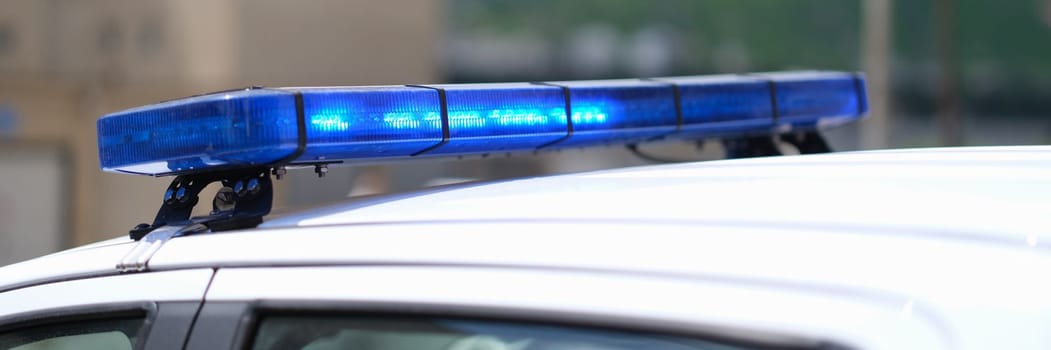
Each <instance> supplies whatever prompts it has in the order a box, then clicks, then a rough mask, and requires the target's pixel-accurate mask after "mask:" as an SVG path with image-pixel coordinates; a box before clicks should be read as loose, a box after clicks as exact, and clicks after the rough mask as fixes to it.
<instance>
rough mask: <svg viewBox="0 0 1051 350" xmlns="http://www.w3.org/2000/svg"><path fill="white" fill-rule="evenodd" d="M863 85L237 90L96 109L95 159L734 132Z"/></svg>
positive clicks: (550, 144)
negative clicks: (110, 111)
mask: <svg viewBox="0 0 1051 350" xmlns="http://www.w3.org/2000/svg"><path fill="white" fill-rule="evenodd" d="M864 89H865V85H864V80H863V79H862V78H861V77H859V76H857V75H854V74H849V73H829V72H807V73H766V74H753V75H722V76H698V77H673V78H658V79H652V80H606V81H575V82H554V83H534V84H528V83H506V84H468V85H434V86H373V87H323V88H282V89H250V90H239V91H231V92H220V93H215V94H209V95H202V96H196V97H190V98H185V99H181V100H174V101H169V102H164V103H159V104H156V105H151V106H146V107H141V108H136V109H131V110H127V111H122V112H118V113H114V114H110V115H107V116H104V117H102V118H100V119H99V121H98V135H99V159H100V161H101V164H102V168H103V169H104V170H108V171H122V172H133V173H144V174H151V175H164V174H182V173H189V172H198V171H207V170H212V169H216V168H217V167H243V166H276V165H282V164H288V163H290V164H310V163H317V162H370V161H377V160H381V159H405V158H412V157H420V156H423V157H429V156H450V155H468V154H478V153H492V152H514V151H534V150H538V149H540V150H544V149H559V148H570V147H583V146H590V145H600V144H628V143H637V142H644V141H651V140H654V139H657V138H665V137H667V138H683V139H689V140H697V139H703V138H708V137H742V136H750V135H754V134H771V133H774V132H783V131H784V129H785V128H792V129H813V128H821V127H825V126H830V125H835V124H837V123H843V122H849V121H853V120H856V119H859V118H861V117H862V116H863V115H864V114H865V113H866V112H867V110H868V105H867V102H866V99H865V90H864ZM772 92H776V94H774V95H772V94H771V93H772ZM567 101H568V103H569V105H568V106H567V105H566V103H567ZM676 102H678V105H677V104H676ZM567 112H568V115H567ZM300 126H302V128H300ZM173 195H178V194H177V193H175V194H173Z"/></svg>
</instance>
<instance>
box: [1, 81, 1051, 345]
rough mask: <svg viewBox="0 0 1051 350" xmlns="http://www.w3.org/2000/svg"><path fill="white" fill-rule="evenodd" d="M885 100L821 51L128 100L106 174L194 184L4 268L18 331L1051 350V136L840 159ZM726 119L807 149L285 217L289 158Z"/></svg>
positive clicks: (578, 141)
mask: <svg viewBox="0 0 1051 350" xmlns="http://www.w3.org/2000/svg"><path fill="white" fill-rule="evenodd" d="M866 110H867V106H866V105H865V92H864V80H863V78H862V77H861V76H859V75H857V74H851V73H836V72H806V73H772V74H753V75H739V76H707V77H686V78H662V79H647V80H617V81H586V82H550V83H530V84H524V83H523V84H474V85H433V86H430V85H428V86H384V87H334V88H282V89H266V88H250V89H244V90H235V91H227V92H220V93H215V94H209V95H202V96H195V97H191V98H186V99H180V100H174V101H168V102H163V103H160V104H156V105H152V106H146V107H142V108H137V109H132V110H128V111H123V112H118V113H115V114H111V115H107V116H104V117H103V118H101V119H99V121H98V131H99V152H100V161H101V164H102V167H103V170H106V171H117V172H126V173H136V174H146V175H154V176H165V175H174V176H175V178H174V179H173V181H172V183H171V185H170V186H169V187H168V188H167V189H164V190H163V195H162V196H161V198H160V200H159V202H160V203H161V204H160V209H159V210H158V214H157V216H156V218H154V220H153V222H151V223H147V224H141V225H138V226H135V227H134V228H133V229H132V230H131V231H130V234H129V235H128V236H125V237H121V238H116V239H112V240H109V241H104V242H99V243H96V244H92V245H88V246H84V247H79V248H76V249H72V250H68V251H64V252H60V253H56V254H52V255H49V256H45V257H41V258H38V259H34V260H30V261H26V262H22V263H18V264H14V265H10V266H7V267H3V268H0V348H3V349H73V348H76V349H84V348H93V349H445V350H468V349H477V350H489V349H492V350H525V349H771V348H772V349H1041V348H1048V347H1049V346H1051V331H1049V330H1051V297H1049V296H1051V283H1049V282H1048V281H1049V279H1048V278H1047V276H1048V273H1049V271H1051V253H1049V250H1048V248H1047V247H1048V245H1047V240H1048V239H1049V234H1051V230H1049V227H1051V210H1049V207H1048V205H1047V203H1048V200H1047V198H1048V197H1047V196H1048V194H1049V193H1051V166H1048V164H1051V148H1048V147H995V148H955V149H928V150H901V151H877V152H854V153H827V151H828V147H827V145H825V143H824V142H823V140H822V139H821V137H820V130H822V129H823V128H825V127H827V126H830V125H836V124H842V123H846V122H851V121H854V120H857V119H859V118H861V116H863V115H864V114H865V112H866ZM707 138H720V139H722V140H723V141H724V143H725V145H726V149H727V155H728V156H729V157H730V158H748V157H751V156H768V155H774V154H776V153H778V148H777V145H775V144H774V140H775V138H776V139H780V140H782V141H785V142H787V143H788V144H791V145H794V146H795V147H796V148H797V149H798V150H799V152H800V153H803V155H796V156H782V157H759V158H751V159H735V160H725V161H712V162H702V163H683V164H668V165H655V166H644V167H635V168H626V169H615V170H605V171H598V172H589V173H579V174H568V175H557V176H548V177H537V178H527V179H515V180H505V181H496V182H482V183H470V184H461V185H453V186H445V187H436V188H431V189H426V190H423V191H421V192H418V193H410V194H400V195H392V196H385V197H371V198H368V199H365V200H359V201H354V202H349V203H346V204H341V205H336V206H331V207H327V208H322V209H315V210H311V211H307V212H302V213H296V214H291V215H284V216H274V217H269V216H266V215H267V214H268V213H269V211H270V205H271V203H270V202H271V198H272V192H271V185H272V181H273V180H272V178H280V177H281V176H295V174H286V173H285V169H286V168H288V167H314V168H315V170H316V171H317V172H319V174H323V173H324V171H325V169H327V168H326V167H327V166H329V165H332V164H338V163H343V164H351V165H353V164H356V163H365V162H375V161H409V160H411V159H417V158H430V157H457V156H470V155H477V154H487V153H505V152H523V151H524V152H544V151H546V150H551V149H563V148H579V147H586V146H592V145H611V144H612V145H635V144H638V143H643V142H650V141H656V140H668V139H671V140H687V141H695V140H701V139H707ZM820 153H826V154H820ZM215 182H218V183H221V184H222V189H221V190H219V192H218V193H217V194H216V195H215V197H214V198H212V201H211V202H210V203H209V202H208V201H207V199H201V198H199V196H198V195H199V193H200V191H201V189H202V188H203V187H204V186H206V185H207V184H210V183H215ZM159 190H160V189H159ZM158 192H162V191H158ZM198 204H204V205H208V204H210V205H212V208H213V210H212V212H211V214H210V215H207V216H203V217H190V210H191V209H192V208H193V207H194V206H195V205H198ZM264 216H266V217H264Z"/></svg>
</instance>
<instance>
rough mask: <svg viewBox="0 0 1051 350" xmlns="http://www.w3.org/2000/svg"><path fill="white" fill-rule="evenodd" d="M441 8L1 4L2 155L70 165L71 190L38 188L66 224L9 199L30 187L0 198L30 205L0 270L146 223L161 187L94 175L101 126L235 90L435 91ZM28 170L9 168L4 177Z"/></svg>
mask: <svg viewBox="0 0 1051 350" xmlns="http://www.w3.org/2000/svg"><path fill="white" fill-rule="evenodd" d="M440 6H441V3H440V2H435V1H429V0H393V1H366V0H353V1H344V0H339V1H335V0H312V1H309V2H298V1H296V2H292V1H277V0H273V1H248V0H209V1H204V0H192V1H183V0H159V1H131V0H126V1H125V0H102V1H90V2H87V1H72V0H0V8H3V9H4V10H3V11H0V138H2V140H3V141H2V143H0V145H3V146H4V147H7V148H4V149H3V151H5V152H7V151H10V152H15V151H17V150H21V149H24V148H26V147H24V146H25V145H29V144H32V145H36V146H34V149H38V148H41V147H43V148H44V149H45V151H47V150H51V151H47V152H51V153H55V154H59V156H60V157H65V158H64V159H68V160H69V162H68V163H64V164H61V165H60V166H63V167H64V168H63V169H62V171H63V172H65V173H66V174H68V176H67V177H64V178H60V179H57V180H54V179H52V180H50V181H47V180H48V179H45V178H41V179H40V180H41V181H39V184H37V186H45V187H46V186H52V187H57V188H61V189H65V190H66V191H64V192H54V193H51V192H48V194H47V195H48V196H57V197H56V198H55V200H54V201H61V202H65V201H68V204H69V205H68V206H59V207H57V208H59V209H62V211H64V213H60V214H56V213H55V210H56V209H55V208H56V207H51V206H48V207H39V208H33V207H32V205H29V204H24V203H23V201H20V200H18V197H25V196H33V195H40V193H41V192H40V191H33V189H31V188H22V189H17V190H11V189H7V192H10V193H0V212H3V211H5V209H4V207H3V205H4V203H2V202H3V201H4V198H9V199H8V200H7V201H8V203H7V204H8V206H29V208H24V210H22V209H20V210H19V211H18V213H24V214H25V215H20V216H18V217H15V218H12V217H9V216H6V217H5V216H3V215H0V236H5V235H6V236H13V235H14V236H16V240H18V241H20V242H23V244H22V246H24V247H28V248H26V249H10V250H12V251H4V250H0V254H6V255H7V256H0V264H3V263H6V262H12V261H16V260H21V259H24V258H28V257H32V256H36V255H40V254H43V253H46V252H49V251H52V250H55V249H58V248H62V247H63V246H67V245H72V244H81V243H85V242H89V241H94V240H98V239H102V238H107V237H113V236H115V235H119V234H122V233H123V232H126V231H127V230H128V229H129V228H130V227H131V226H133V225H134V224H136V223H139V222H146V221H151V220H152V218H153V216H154V214H155V213H156V209H157V207H158V206H159V198H160V197H159V196H160V195H161V192H162V191H163V188H164V187H165V186H167V182H168V181H170V179H168V178H160V179H153V178H144V177H138V176H127V175H117V174H107V173H102V172H100V171H99V168H98V155H97V151H96V147H95V143H96V134H95V120H96V119H97V118H98V117H99V116H101V115H103V114H106V113H110V112H113V111H117V110H121V109H124V108H129V107H133V106H138V105H144V104H149V103H153V102H157V101H161V100H166V99H171V98H176V97H181V96H187V95H193V94H199V93H202V92H206V91H214V90H220V89H228V88H232V87H237V86H249V85H271V86H277V85H305V84H310V85H315V84H325V85H333V84H346V85H364V84H378V83H391V82H435V81H437V79H438V76H439V74H438V70H437V65H436V64H434V61H435V57H434V52H436V49H435V47H434V46H435V45H436V43H437V41H438V39H439V34H440V33H441V30H440V29H441V24H440V21H441V16H440V13H441V11H439V10H440V9H439V7H440ZM49 154H50V153H49ZM27 166H29V165H28V164H23V163H20V162H19V161H17V160H10V159H5V163H4V164H0V167H2V168H0V171H2V174H4V175H8V174H11V173H13V171H12V170H10V169H19V168H25V167H27ZM3 169H8V170H3ZM63 182H65V183H63ZM0 191H4V189H0ZM282 193H284V192H282ZM203 202H204V203H207V200H205V201H203ZM34 209H36V210H34ZM10 212H14V210H8V213H10ZM26 215H28V216H26ZM56 216H57V217H56ZM55 220H66V221H67V222H68V224H66V225H60V226H62V227H61V228H60V229H59V230H60V231H68V233H69V234H70V236H68V237H57V238H56V237H44V236H48V235H52V234H54V232H31V231H34V230H36V231H40V230H39V227H38V228H37V229H34V226H33V223H34V222H50V221H55ZM27 231H28V232H27ZM45 231H54V230H53V229H49V230H45ZM26 240H30V242H27V241H26ZM33 240H36V242H39V244H34V243H32V241H33ZM3 242H4V241H2V240H0V245H3ZM56 245H57V246H56ZM9 247H11V246H10V245H9ZM15 250H17V251H15Z"/></svg>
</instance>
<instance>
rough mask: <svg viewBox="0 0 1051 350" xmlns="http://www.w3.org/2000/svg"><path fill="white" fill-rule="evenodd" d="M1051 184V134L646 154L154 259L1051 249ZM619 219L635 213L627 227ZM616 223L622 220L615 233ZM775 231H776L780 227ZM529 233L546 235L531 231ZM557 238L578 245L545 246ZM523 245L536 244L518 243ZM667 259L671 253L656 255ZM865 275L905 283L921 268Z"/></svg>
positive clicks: (655, 267)
mask: <svg viewBox="0 0 1051 350" xmlns="http://www.w3.org/2000/svg"><path fill="white" fill-rule="evenodd" d="M1049 190H1051V147H993V148H956V149H924V150H905V151H878V152H853V153H837V154H826V155H813V156H784V157H774V158H758V159H745V160H732V161H713V162H703V163H689V164H675V165H663V166H645V167H636V168H626V169H617V170H609V171H600V172H590V173H580V174H569V175H559V176H550V177H539V178H531V179H521V180H511V181H502V182H495V183H483V184H473V185H466V186H454V187H451V188H438V189H431V190H427V191H424V192H423V193H418V194H412V195H396V196H393V197H381V198H379V199H370V200H366V201H359V202H353V203H351V204H346V205H340V206H335V207H330V208H326V209H320V210H315V211H310V212H307V213H302V214H295V215H289V216H285V217H279V218H276V219H269V220H268V221H267V222H266V223H264V225H263V227H261V228H260V229H255V230H245V231H240V232H231V233H219V234H204V235H196V236H191V237H181V238H175V239H173V240H172V241H170V242H168V243H167V244H166V245H165V246H164V248H162V249H161V250H160V251H159V252H157V254H156V256H154V258H153V259H152V260H150V267H151V268H154V269H177V268H186V267H192V266H196V267H199V266H237V265H253V266H256V265H280V264H288V265H306V264H311V263H324V264H339V263H349V264H353V263H376V262H384V261H387V262H391V263H398V264H405V263H413V264H428V263H435V264H446V263H456V264H461V263H462V264H487V265H516V266H526V265H532V266H545V267H557V266H560V265H565V267H567V268H601V269H613V270H623V271H632V270H640V269H641V270H644V271H647V272H660V271H668V272H675V273H690V271H693V272H698V271H700V270H696V269H697V268H699V267H698V266H697V264H696V263H687V262H689V261H691V259H693V260H696V261H701V260H703V259H701V260H697V259H695V257H693V256H692V255H691V254H689V252H690V251H689V250H688V251H682V252H680V254H678V255H676V254H671V253H669V252H670V251H672V250H674V249H680V248H681V247H683V246H696V247H700V246H705V247H709V246H714V245H715V243H716V242H719V241H720V240H727V241H728V240H731V239H733V237H735V236H734V234H735V232H740V233H739V234H738V235H739V236H740V237H778V236H776V233H777V232H796V233H798V234H801V235H803V236H800V238H799V239H800V241H799V242H798V243H797V244H795V245H793V246H792V248H793V249H796V250H797V251H810V252H813V253H814V254H825V253H827V251H825V250H824V249H823V248H821V247H824V246H825V245H829V244H830V243H827V242H828V240H829V239H832V238H828V237H840V236H843V237H861V236H867V237H879V239H881V240H886V241H881V242H884V243H881V244H885V245H884V246H883V247H885V248H887V249H886V250H885V251H881V252H882V253H884V254H890V255H893V254H894V253H893V251H894V249H892V248H894V247H899V246H900V249H901V250H907V249H914V248H915V247H917V246H920V245H918V243H917V242H929V241H934V242H943V243H942V244H964V245H968V246H969V245H972V244H977V245H981V246H987V247H990V248H989V249H994V250H996V249H999V250H1003V249H1007V250H1008V251H1015V250H1018V251H1019V252H1021V253H1024V254H1029V255H1031V254H1037V255H1038V256H1046V255H1047V254H1046V253H1047V252H1048V250H1047V249H1046V247H1047V246H1046V242H1048V239H1049V238H1051V237H1049V236H1048V235H1049V232H1048V230H1047V229H1046V227H1051V226H1049V225H1048V224H1051V215H1047V205H1046V204H1047V199H1046V198H1047V194H1048V193H1051V191H1049ZM310 227H313V228H310ZM616 227H620V228H618V229H616V230H613V228H616ZM611 230H612V231H615V232H619V235H605V234H604V233H603V232H607V231H610V232H612V231H611ZM400 231H411V232H412V233H411V234H410V233H408V232H403V233H400V234H399V233H398V232H400ZM661 232H668V233H667V234H668V235H671V236H661ZM689 232H697V233H698V234H696V235H690V234H689ZM712 232H718V233H719V234H717V235H714V236H713V235H712V234H711V233H712ZM771 232H773V233H774V234H775V235H774V236H771V235H769V234H770V233H771ZM700 233H706V234H700ZM746 233H747V234H746ZM755 233H763V234H762V235H758V236H756V235H755ZM694 236H696V237H694ZM785 236H788V234H787V233H785ZM659 237H674V239H673V240H667V239H658V238H659ZM821 237H823V238H821ZM614 238H616V239H614ZM771 239H772V238H766V240H767V241H769V242H775V241H773V240H771ZM819 239H820V240H819ZM857 239H861V238H857ZM866 239H870V238H866ZM862 241H864V240H859V241H852V242H862ZM297 242H298V243H297ZM526 242H534V243H532V245H528V246H523V244H526ZM734 242H738V241H734ZM762 242H763V241H756V242H754V243H762ZM776 242H777V244H781V245H783V244H786V243H785V242H783V240H777V241H776ZM606 243H608V244H610V246H609V247H605V245H604V244H606ZM556 244H558V245H559V247H560V249H563V250H564V254H562V255H559V254H555V253H552V252H550V251H544V249H548V250H550V247H552V246H553V245H556ZM924 244H926V243H924ZM516 246H520V247H528V248H533V249H536V251H530V250H528V249H525V250H521V251H519V250H514V249H511V250H509V249H507V248H508V247H516ZM343 247H369V249H366V250H360V249H342V248H343ZM415 247H422V248H420V249H424V251H426V252H427V254H423V253H422V252H418V251H416V250H413V249H415ZM544 247H548V248H544ZM631 247H646V249H640V250H638V251H632V252H631V256H623V255H622V254H626V251H624V250H623V249H628V248H631ZM742 247H743V246H742ZM807 247H811V248H807ZM410 248H413V249H410ZM726 248H727V249H730V247H726ZM738 248H740V247H738ZM864 248H865V246H864V245H860V246H858V245H850V246H844V247H842V249H843V250H842V251H841V253H837V254H846V255H847V256H850V254H857V256H858V257H859V259H860V257H868V258H875V256H873V255H871V254H869V255H865V254H861V253H863V252H862V251H857V252H854V250H864ZM130 249H131V242H130V241H129V240H127V239H120V238H119V239H115V240H112V241H108V242H105V243H102V244H99V245H96V246H93V247H87V248H79V249H75V250H72V251H67V252H63V253H57V254H53V255H51V256H48V257H44V258H40V259H35V260H31V261H29V262H24V263H20V264H15V265H12V266H9V267H6V268H3V269H0V291H2V290H6V289H11V288H16V287H19V286H25V285H29V284H35V283H42V282H44V281H48V280H59V279H69V278H76V277H82V276H92V275H103V274H113V273H116V269H115V268H114V265H115V264H116V263H117V262H118V261H119V260H120V259H121V258H122V257H123V256H124V255H125V254H127V253H128V251H129V250H130ZM523 249H524V248H523ZM603 249H606V251H605V252H604V251H603ZM999 250H997V251H999ZM514 252H518V253H514ZM572 252H581V253H580V254H578V255H573V254H572ZM954 252H958V251H956V250H951V249H946V250H942V251H939V250H931V251H929V252H928V253H929V254H926V255H924V254H917V255H914V256H912V258H911V259H912V260H910V261H913V262H916V263H922V259H924V258H932V259H933V258H935V257H937V258H938V259H949V260H953V261H956V260H959V261H968V259H973V256H970V255H962V256H955V257H950V256H946V255H950V254H955V253H954ZM998 254H999V253H998ZM665 257H668V258H671V259H672V260H665V259H664V258H665ZM950 258H951V259H950ZM661 261H667V262H666V263H652V264H651V265H648V266H645V268H643V267H644V266H642V264H643V263H644V262H661ZM696 261H695V262H696ZM862 261H867V260H862ZM730 262H731V261H723V263H730ZM976 263H978V262H976ZM980 263H981V264H983V265H982V266H984V267H990V266H992V270H991V271H995V270H996V268H995V265H996V264H1005V262H1003V261H981V262H980ZM721 266H726V265H721ZM866 266H867V265H866ZM739 267H741V268H745V265H740V266H739ZM898 267H900V266H898ZM808 268H812V269H821V268H822V265H813V266H809V267H808ZM1005 268H1007V266H1005ZM691 269H693V270H691ZM887 269H888V270H889V271H893V272H894V273H903V271H896V270H895V268H894V267H891V266H888V267H887ZM1044 271H1046V270H1044ZM732 272H733V271H730V270H728V273H732ZM819 272H820V271H817V272H814V273H819ZM698 273H699V272H698ZM808 273H809V272H808ZM820 273H823V272H820ZM917 273H919V272H917ZM824 276H825V278H843V276H833V275H824ZM848 280H849V279H848ZM848 280H844V281H848ZM864 284H865V285H868V286H869V287H879V288H901V287H903V285H905V284H907V283H906V282H903V281H897V282H893V283H891V282H889V281H882V282H879V283H875V282H873V283H869V282H866V283H864Z"/></svg>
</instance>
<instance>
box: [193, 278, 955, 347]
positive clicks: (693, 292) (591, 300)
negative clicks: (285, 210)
mask: <svg viewBox="0 0 1051 350" xmlns="http://www.w3.org/2000/svg"><path fill="white" fill-rule="evenodd" d="M207 299H208V300H210V301H236V300H256V299H267V300H312V301H344V302H358V303H369V304H374V303H396V304H399V305H429V306H433V305H444V306H447V307H453V308H456V307H461V308H463V307H470V308H474V309H478V308H479V307H481V308H489V309H492V310H493V311H496V312H498V313H500V314H506V315H509V316H508V317H513V316H514V315H519V316H520V317H521V316H522V315H525V316H527V317H533V318H535V317H537V316H536V315H538V314H541V315H543V314H548V315H547V317H549V318H550V319H554V320H557V319H558V318H559V316H560V315H566V314H569V315H577V316H578V318H579V316H580V315H585V316H586V318H589V319H592V320H595V322H598V323H600V324H601V323H603V322H606V324H608V322H612V321H614V320H616V321H620V322H621V323H627V324H635V325H637V326H638V327H646V326H654V325H661V324H664V325H676V326H678V327H680V329H692V330H693V331H694V332H697V333H702V332H715V333H716V334H720V335H723V336H726V335H734V336H737V337H742V338H745V339H753V340H755V339H765V340H767V341H775V342H776V341H778V337H777V336H771V335H776V334H788V335H791V336H792V337H796V338H798V337H806V338H807V339H811V340H820V341H825V342H834V343H837V344H839V345H850V346H856V347H860V348H866V349H949V348H953V346H952V345H953V344H952V343H953V341H954V339H951V335H950V334H947V333H946V332H944V330H943V329H939V326H940V325H938V324H937V322H938V320H936V319H934V316H933V315H930V314H928V312H929V310H925V309H923V307H921V306H918V305H917V306H916V307H915V308H913V309H911V310H908V311H903V310H902V309H901V307H900V305H899V303H898V301H899V300H897V298H895V297H894V296H881V297H873V296H872V295H855V294H850V293H843V292H842V291H815V290H806V289H803V290H800V289H795V288H792V287H790V286H783V285H766V286H764V287H762V288H757V287H756V285H754V284H751V283H750V281H744V280H739V281H735V280H723V281H714V282H713V281H703V280H694V279H685V278H676V277H667V276H664V277H654V276H637V275H636V276H631V275H610V274H604V273H595V272H584V271H554V270H543V271H536V270H523V269H510V268H472V267H358V268H345V267H321V268H235V269H224V270H220V271H219V272H218V274H217V275H216V278H215V282H214V283H213V285H212V288H211V289H210V290H209V291H208V297H207ZM876 329H878V330H879V331H874V330H876Z"/></svg>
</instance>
